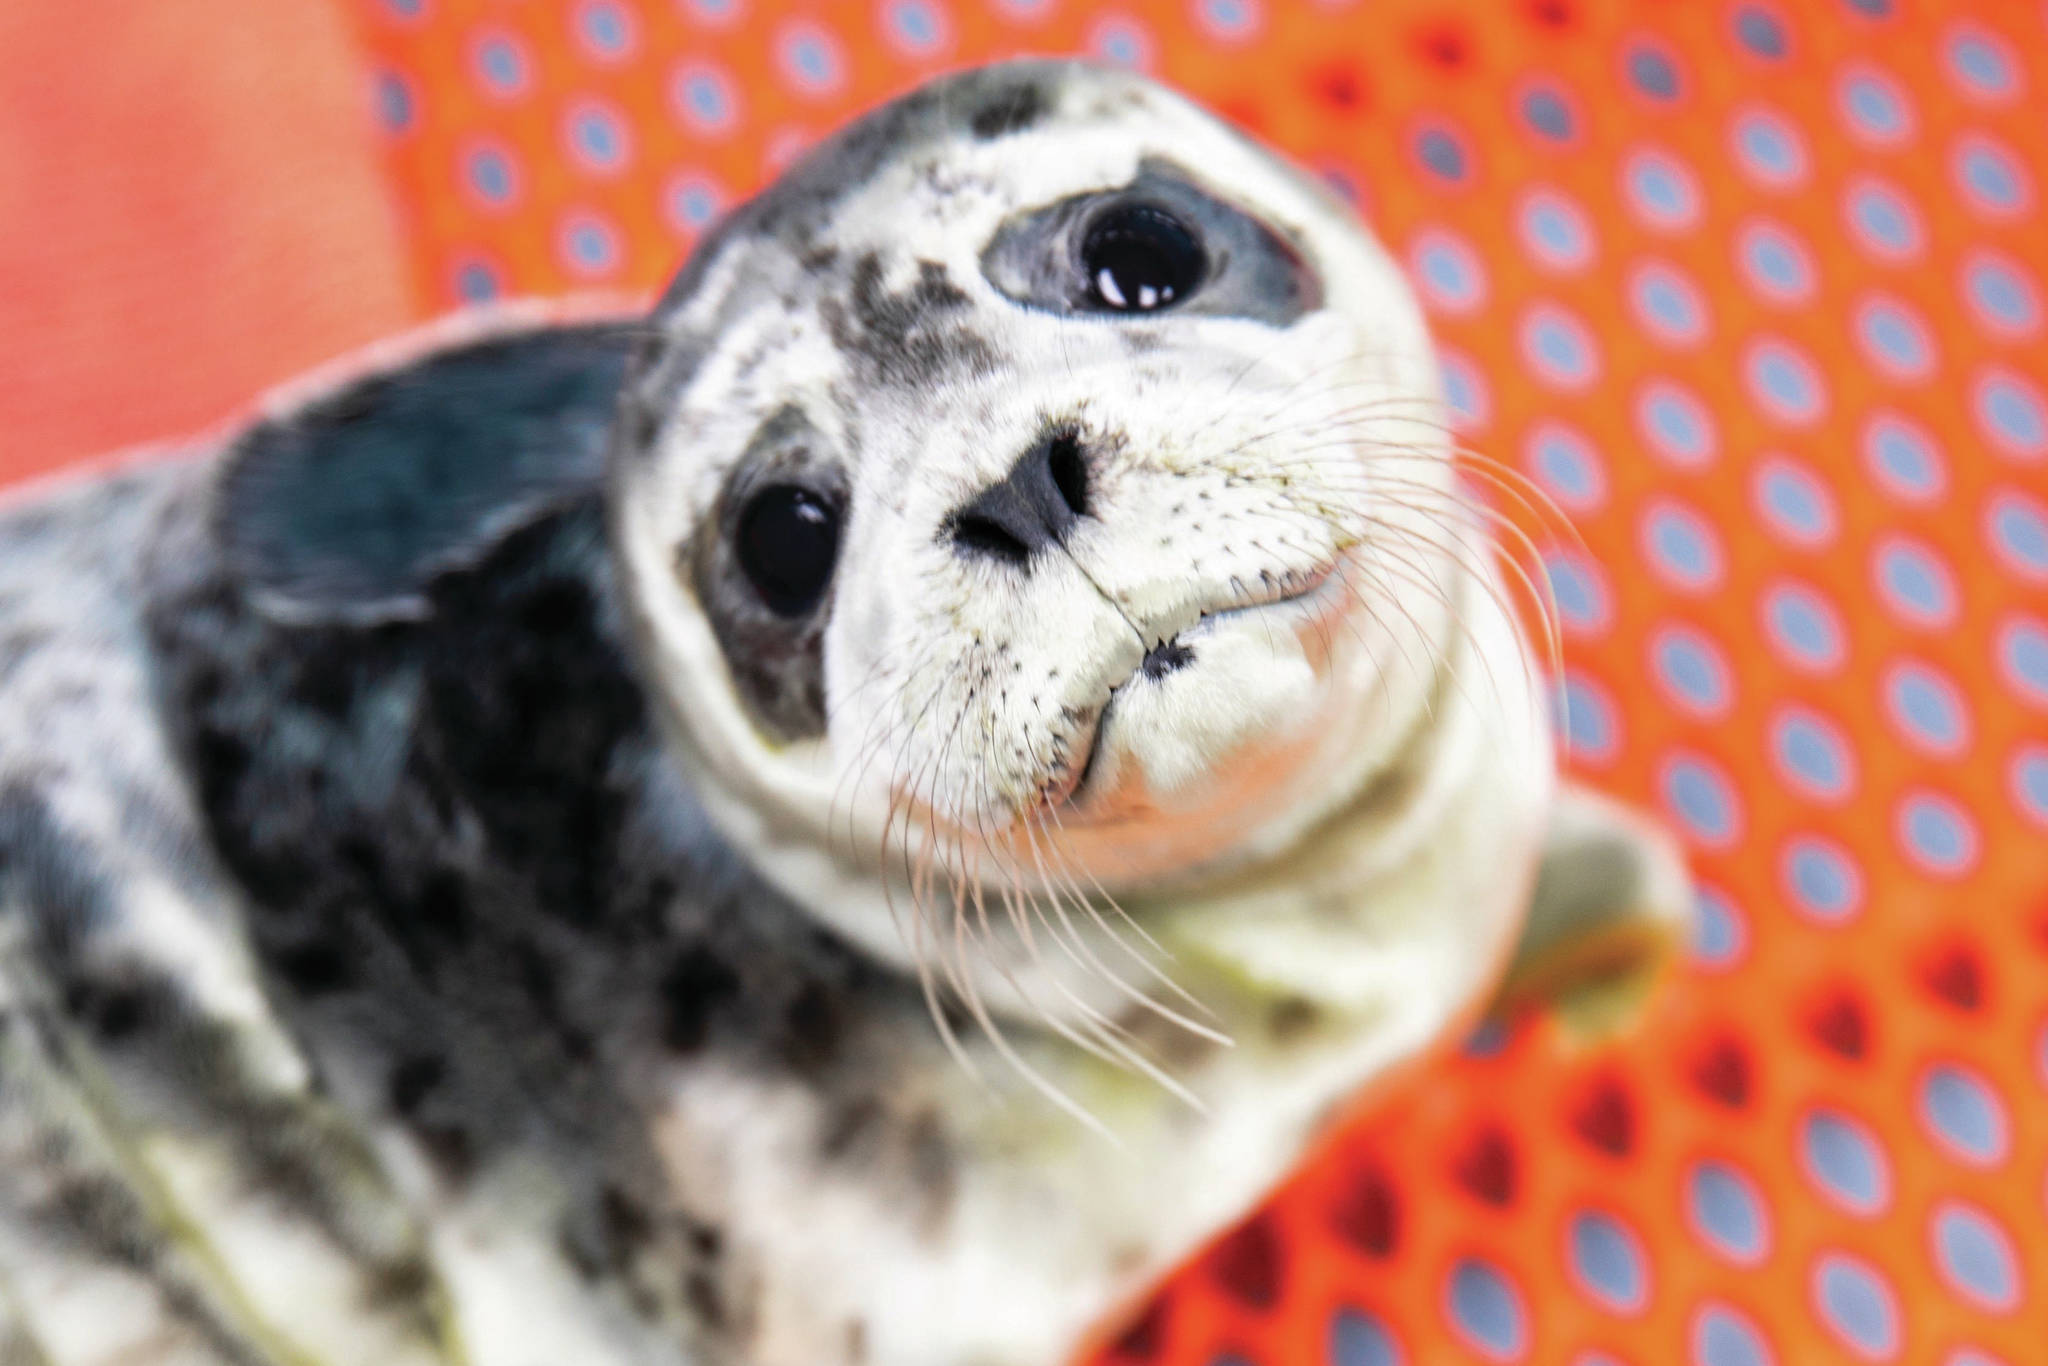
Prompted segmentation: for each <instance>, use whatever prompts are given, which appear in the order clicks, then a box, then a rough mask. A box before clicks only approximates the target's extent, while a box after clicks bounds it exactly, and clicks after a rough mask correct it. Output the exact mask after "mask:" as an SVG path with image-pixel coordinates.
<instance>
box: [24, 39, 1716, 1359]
mask: <svg viewBox="0 0 2048 1366" xmlns="http://www.w3.org/2000/svg"><path fill="white" fill-rule="evenodd" d="M1430 357H1431V349H1430V346H1429V343H1428V339H1427V336H1426V333H1425V330H1424V326H1423V323H1422V320H1421V318H1420V316H1419V314H1418V312H1417V309H1416V307H1415V304H1414V302H1413V300H1412V298H1411V296H1410V294H1409V292H1408V290H1407V289H1406V288H1405V287H1404V285H1403V283H1402V281H1401V279H1400V277H1399V275H1398V273H1397V272H1396V271H1395V269H1394V268H1393V266H1392V265H1391V264H1390V263H1389V261H1388V260H1387V258H1386V257H1385V256H1384V254H1383V253H1382V252H1381V251H1380V250H1379V249H1378V248H1377V247H1376V246H1375V245H1374V244H1373V243H1372V242H1371V241H1370V240H1369V239H1368V238H1367V237H1366V236H1365V235H1364V234H1363V233H1362V232H1361V230H1360V229H1359V227H1358V225H1357V224H1356V223H1355V222H1354V221H1353V220H1352V218H1351V216H1350V215H1349V214H1348V213H1347V212H1346V211H1345V209H1344V208H1343V207H1342V205H1341V204H1339V203H1338V202H1337V201H1336V200H1335V199H1334V198H1332V197H1331V196H1330V195H1328V194H1327V193H1325V192H1324V191H1323V190H1322V189H1321V188H1320V187H1319V186H1318V185H1317V184H1316V183H1315V182H1313V181H1312V180H1310V179H1308V178H1307V177H1305V176H1303V175H1302V174H1300V173H1298V172H1296V171H1294V170H1293V169H1291V168H1289V167H1288V166H1286V165H1285V164H1284V163H1282V162H1281V161H1279V160H1278V159H1277V158H1275V157H1274V156H1273V155H1271V154H1270V153H1268V152H1266V151H1264V150H1262V149H1260V148H1258V147H1257V146H1255V145H1253V144H1252V143H1250V142H1248V141H1247V140H1245V139H1244V138H1243V137H1241V136H1239V135H1238V134H1236V133H1234V132H1233V131H1231V130H1230V129H1228V128H1227V127H1225V126H1224V125H1222V124H1221V123H1219V122H1217V121H1215V120H1214V119H1212V118H1210V117H1209V116H1207V115H1205V114H1203V113H1202V112H1200V111H1199V110H1197V109H1196V108H1194V107H1193V106H1191V105H1190V104H1188V103H1187V102H1185V101H1184V100H1182V99H1180V98H1178V97H1176V96H1174V95H1172V94H1170V93H1169V92H1167V91H1165V90H1163V89H1161V88H1160V87H1158V86H1156V85H1153V84H1150V83H1148V82H1146V81H1143V80H1141V79H1139V78H1136V77H1133V76H1129V75H1125V74H1120V73H1115V72H1110V71H1104V70H1097V69H1093V68H1089V67H1084V66H1078V65H1066V64H1057V63H1020V64H1011V65H1005V66H1000V67H995V68H990V69H987V70H983V71H978V72H972V73H967V74H964V75H959V76H954V77H950V78H947V79H945V80H941V81H939V82H937V83H935V84H933V85H930V86H928V87H925V88H924V89H922V90H919V91H917V92H915V93H913V94H911V95H909V96H907V97H905V98H904V99H902V100H899V101H897V102H896V103H893V104H891V105H888V106H886V107H884V108H882V109H881V110H879V111H878V112H876V113H874V114H871V115H869V116H868V117H866V118H865V119H863V120H861V121H859V122H858V123H856V124H854V125H853V126H852V127H851V128H850V129H848V130H847V131H846V132H844V133H842V134H841V135H840V136H838V137H836V138H834V139H832V140H830V141H829V142H827V143H825V144H824V145H823V146H822V147H820V148H819V149H818V150H817V151H815V152H814V153H812V154H811V155H810V156H809V157H808V158H806V159H805V160H804V161H803V162H801V163H800V164H799V165H798V166H797V167H796V168H795V169H793V170H792V171H791V172H789V173H788V174H787V175H785V176H784V177H783V178H782V179H781V180H780V181H779V182H777V183H776V184H775V185H774V186H772V187H771V188H770V189H768V190H767V191H766V192H765V193H763V194H762V195H761V196H760V197H758V198H757V199H755V200H753V201H751V202H750V203H748V204H746V205H745V206H743V207H741V208H740V209H738V210H737V211H736V212H735V213H734V214H733V215H731V217H730V218H729V219H728V220H727V221H726V222H725V223H724V224H723V225H722V226H721V227H719V228H718V229H717V230H716V231H715V232H713V233H712V234H711V235H710V236H709V238H708V239H707V240H706V241H705V242H704V243H703V244H702V245H701V246H700V247H699V248H698V250H697V251H696V252H695V253H694V255H693V256H692V258H691V259H690V261H689V263H688V264H687V266H686V267H685V269H684V270H683V272H682V274H681V276H680V277H679V278H678V280H677V281H676V283H675V284H674V286H673V287H672V289H671V290H670V291H669V292H668V294H667V295H666V297H665V298H664V299H663V300H662V301H661V302H660V304H659V306H658V307H657V308H656V309H655V310H654V311H653V312H652V314H651V315H648V316H646V317H643V318H632V319H614V320H609V321H606V320H594V321H593V320H585V321H580V322H579V321H567V320H559V319H552V320H540V321H536V320H534V319H532V318H524V319H522V318H518V317H512V318H504V317H500V318H498V319H496V320H495V321H491V322H488V323H482V324H478V323H471V324H464V325H463V326H462V327H461V328H459V329H457V330H456V331H454V332H450V331H448V330H447V329H443V330H441V331H439V332H436V333H434V334H433V335H430V336H428V337H426V338H424V339H414V341H412V342H411V343H409V344H407V345H404V346H401V347H399V348H397V349H396V350H387V351H385V352H383V353H381V354H379V355H378V356H376V357H373V358H372V359H371V360H370V361H368V362H367V363H362V362H359V363H357V364H356V365H355V366H354V367H353V368H351V369H350V370H349V371H348V373H347V374H346V375H344V376H340V377H337V376H323V377H318V378H316V379H315V380H313V381H309V382H308V383H306V384H303V385H300V386H297V387H295V388H294V389H293V390H291V391H289V392H288V393H286V394H284V395H281V396H279V397H278V398H276V399H274V400H273V401H272V402H271V403H270V404H269V405H268V406H267V408H266V411H265V413H264V415H263V416H262V417H261V419H260V420H258V421H256V422H255V423H253V424H252V425H250V426H249V427H247V428H246V429H244V430H242V431H239V432H237V433H235V434H234V435H232V436H231V437H230V438H228V439H226V440H224V441H222V442H220V443H216V444H214V445H211V446H209V448H208V449H206V450H203V451H198V452H189V453H187V454H188V455H189V456H190V457H191V458H186V459H182V460H153V461H145V462H141V463H137V464H135V465H133V466H132V467H129V468H125V469H123V470H120V471H116V472H112V473H106V474H104V475H103V476H102V477H99V478H95V479H88V480H72V481H70V482H69V483H67V484H66V485H65V486H64V487H61V488H58V489H54V490H42V491H38V492H35V493H33V494H31V495H26V496H18V497H17V498H15V499H14V500H13V502H12V505H11V507H10V509H9V510H8V511H6V512H5V514H4V517H0V1360H8V1361H27V1362H38V1363H48V1364H49V1366H80V1364H82V1363H96V1364H107V1363H115V1362H124V1363H140V1362H148V1363H178V1364H180V1366H182V1364H183V1363H217V1362H234V1363H266V1364H268V1363H314V1362H318V1363H378V1366H410V1364H412V1363H419V1364H420V1366H424V1364H425V1363H443V1362H465V1363H475V1364H476V1366H561V1363H569V1362H574V1363H578V1366H585V1364H589V1366H598V1364H600V1363H635V1364H638V1363H654V1364H660V1366H680V1364H681V1363H721V1364H730V1366H795V1364H796V1363H803V1364H804V1366H818V1364H820V1363H832V1362H845V1363H857V1362H877V1363H890V1364H891V1366H918V1364H921V1363H930V1364H931V1366H941V1364H943V1366H976V1364H980V1366H1009V1364H1011V1363H1017V1364H1020V1366H1021V1364H1022V1363H1041V1364H1042V1363H1050V1362H1054V1361H1057V1360H1059V1359H1061V1358H1062V1357H1063V1356H1064V1355H1066V1354H1068V1353H1070V1352H1071V1351H1073V1350H1074V1349H1075V1348H1076V1346H1077V1345H1078V1344H1080V1343H1082V1342H1083V1341H1084V1340H1085V1335H1086V1334H1087V1333H1088V1332H1089V1331H1090V1328H1091V1326H1092V1325H1097V1324H1100V1323H1101V1322H1102V1321H1103V1318H1104V1316H1105V1315H1106V1314H1109V1313H1111V1312H1113V1311H1114V1310H1115V1309H1116V1308H1117V1307H1118V1306H1119V1305H1121V1304H1123V1303H1125V1302H1126V1300H1127V1299H1128V1298H1129V1297H1130V1296H1131V1295H1133V1294H1134V1293H1137V1292H1139V1291H1141V1290H1142V1289H1143V1287H1144V1286H1145V1285H1146V1284H1147V1282H1148V1281H1149V1280H1150V1279H1151V1278H1153V1277H1155V1276H1157V1275H1158V1274H1159V1273H1160V1272H1161V1271H1163V1270H1164V1269H1165V1268H1167V1267H1168V1266H1169V1265H1170V1264H1171V1263H1172V1262H1173V1261H1174V1260H1175V1259H1177V1258H1178V1257H1181V1256H1183V1255H1185V1254H1186V1253H1187V1252H1189V1251H1190V1250H1192V1249H1193V1248H1194V1247H1195V1246H1197V1245H1198V1244H1199V1242H1200V1241H1201V1240H1202V1239H1203V1238H1205V1237H1206V1236H1208V1235H1210V1234H1211V1233H1213V1232H1215V1231H1217V1230H1218V1229H1220V1228H1221V1227H1223V1226H1224V1225H1226V1224H1227V1223H1228V1222H1229V1221H1230V1220H1232V1219H1233V1218H1235V1217H1237V1216H1239V1215H1240V1214H1242V1213H1243V1212H1245V1211H1246V1210H1247V1209H1248V1208H1249V1207H1250V1206H1251V1205H1252V1204H1253V1203H1254V1202H1255V1201H1256V1200H1257V1198H1258V1197H1259V1196H1260V1195H1261V1193H1262V1192H1264V1191H1265V1190H1266V1189H1268V1188H1269V1187H1270V1186H1271V1185H1272V1184H1273V1183H1274V1182H1275V1181H1276V1180H1277V1179H1278V1178H1279V1177H1280V1176H1281V1175H1282V1174H1283V1173H1284V1172H1285V1170H1286V1169H1287V1167H1288V1165H1289V1163H1290V1161H1292V1160H1293V1158H1294V1157H1295V1156H1296V1155H1297V1154H1298V1153H1299V1152H1300V1151H1301V1149H1302V1147H1303V1145H1304V1144H1305V1143H1306V1142H1308V1141H1309V1140H1310V1138H1311V1137H1312V1136H1313V1135H1314V1133H1315V1132H1316V1131H1317V1129H1318V1126H1319V1125H1320V1124H1322V1123H1323V1122H1324V1121H1325V1120H1326V1118H1327V1117H1328V1116H1329V1114H1330V1113H1331V1112H1332V1110H1333V1108H1334V1107H1337V1106H1339V1105H1340V1104H1342V1103H1343V1102H1345V1101H1346V1100H1347V1098H1349V1097H1353V1096H1355V1095H1356V1094H1358V1092H1359V1091H1360V1089H1361V1088H1363V1087H1366V1086H1368V1085H1370V1084H1372V1083H1374V1082H1377V1081H1380V1080H1382V1079H1384V1078H1386V1077H1388V1076H1389V1075H1391V1074H1392V1073H1393V1072H1394V1071H1395V1070H1396V1069H1397V1068H1399V1067H1401V1066H1403V1065H1404V1064H1412V1063H1414V1062H1415V1061H1416V1060H1418V1059H1421V1058H1424V1057H1426V1056H1427V1055H1428V1053H1429V1051H1430V1049H1431V1048H1432V1047H1433V1046H1434V1045H1436V1044H1438V1043H1439V1042H1441V1041H1443V1040H1444V1039H1446V1038H1447V1037H1448V1036H1450V1035H1451V1034H1452V1032H1453V1031H1456V1030H1458V1029H1459V1028H1461V1027H1462V1026H1463V1025H1465V1024H1466V1023H1468V1022H1470V1021H1471V1020H1473V1019H1474V1018H1475V1017H1476V1016H1478V1015H1479V1014H1480V1013H1481V1012H1482V1011H1483V1010H1484V1009H1485V1007H1486V1005H1487V1003H1488V1002H1489V1001H1491V1000H1496V999H1498V998H1499V996H1500V993H1501V992H1502V991H1503V990H1507V991H1509V992H1513V991H1515V990H1518V989H1519V990H1524V991H1537V990H1540V991H1543V992H1545V993H1548V994H1551V995H1556V994H1558V993H1565V992H1572V991H1575V990H1579V989H1586V990H1592V989H1601V990H1605V989H1607V988H1608V987H1609V986H1610V985H1611V984H1612V983H1613V982H1614V981H1615V980H1617V979H1625V980H1633V979H1634V978H1636V977H1639V976H1640V974H1641V972H1642V971H1643V970H1644V967H1645V965H1646V964H1647V963H1649V962H1650V961H1651V960H1652V959H1654V958H1655V957H1656V955H1657V953H1658V952H1659V951H1660V949H1661V947H1662V946H1663V945H1664V944H1665V943H1667V942H1668V941H1669V939H1670V937H1671V935H1672V933H1673V931H1674V929H1675V927H1676V926H1677V924H1678V921H1679V918H1680V916H1681V914H1682V908H1683V906H1684V903H1685V891H1684V883H1683V877H1682V874H1681V872H1680V871H1679V867H1678V864H1677V861H1676V859H1675V857H1674V855H1673V854H1672V852H1671V850H1670V848H1669V846H1668V845H1667V844H1666V843H1665V842H1664V841H1663V840H1662V838H1661V837H1660V836H1658V835H1656V834H1655V832H1654V830H1652V829H1651V828H1650V827H1648V826H1646V825H1644V824H1643V823H1641V822H1639V821H1637V820H1635V819H1633V818H1631V817H1628V816H1626V815H1625V814H1623V813H1621V812H1619V811H1618V810H1616V809H1615V808H1612V807H1611V806H1609V805H1607V804H1605V803H1603V802H1601V801H1599V800H1598V799H1596V798H1593V797H1591V796H1589V795H1587V794H1583V793H1580V792H1577V791H1576V790H1575V789H1572V788H1570V787H1562V788H1561V787H1560V785H1559V784H1558V782H1557V779H1556V775H1555V768H1554V763H1553V759H1552V750H1551V739H1550V735H1549V730H1548V727H1547V725H1546V708H1545V706H1544V704H1543V701H1542V698H1543V692H1542V687H1541V682H1540V678H1539V672H1540V671H1539V668H1538V658H1537V656H1538V654H1539V652H1538V651H1536V650H1534V649H1532V648H1531V646H1530V645H1529V644H1528V642H1527V641H1525V639H1524V636H1523V634H1522V632H1521V630H1520V629H1519V627H1518V626H1517V623H1516V619H1515V616H1514V614H1513V612H1512V611H1511V610H1510V603H1509V594H1508V592H1507V591H1506V587H1507V585H1508V583H1509V580H1508V579H1507V578H1505V577H1504V576H1503V570H1502V569H1501V568H1500V566H1499V564H1498V563H1497V561H1496V557H1495V555H1494V553H1493V551H1492V549H1491V547H1490V543H1489V541H1488V538H1487V536H1486V534H1485V532H1486V529H1487V526H1488V524H1489V522H1488V518H1487V517H1486V516H1485V515H1484V511H1483V508H1482V507H1481V505H1479V504H1478V503H1477V502H1475V501H1474V500H1473V499H1472V498H1471V497H1470V496H1469V495H1468V494H1467V493H1466V491H1465V490H1464V489H1463V487H1462V486H1461V485H1460V484H1459V482H1458V478H1457V473H1456V465H1455V461H1454V459H1453V451H1452V448H1451V446H1450V444H1449V441H1448V439H1447V437H1446V436H1445V433H1444V428H1443V426H1442V423H1441V420H1440V413H1439V408H1438V403H1437V399H1436V392H1437V386H1436V379H1435V375H1434V373H1433V369H1432V365H1431V359H1430ZM1532 908H1533V909H1532ZM1518 944H1520V945H1521V946H1522V951H1521V954H1520V956H1519V957H1518V956H1517V945H1518ZM1511 964H1512V966H1511ZM1504 981H1505V982H1506V984H1507V985H1506V986H1505V987H1504V986H1503V983H1504ZM1589 983H1590V984H1591V985H1590V986H1589V985H1588V984H1589ZM1517 984H1519V986H1518V985H1517Z"/></svg>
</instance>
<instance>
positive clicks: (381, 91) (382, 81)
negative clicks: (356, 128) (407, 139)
mask: <svg viewBox="0 0 2048 1366" xmlns="http://www.w3.org/2000/svg"><path fill="white" fill-rule="evenodd" d="M376 90H377V121H378V122H379V123H381V124H383V125H384V130H385V131H386V132H389V133H402V132H404V131H405V130H406V129H408V128H410V127H412V119H413V101H412V87H410V86H409V85H407V84H406V82H405V77H403V76H401V75H399V74H398V73H397V72H395V71H382V72H379V73H378V74H377V85H376Z"/></svg>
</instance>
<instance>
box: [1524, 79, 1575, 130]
mask: <svg viewBox="0 0 2048 1366" xmlns="http://www.w3.org/2000/svg"><path fill="white" fill-rule="evenodd" d="M1522 121H1523V122H1525V123H1527V124H1528V125H1529V127H1530V128H1532V129H1534V130H1535V131H1536V132H1537V133H1539V134H1541V135H1542V136H1544V137H1546V138H1548V139H1549V140H1550V141H1552V142H1567V141H1569V140H1570V139H1571V135H1572V129H1573V120H1572V109H1571V106H1570V105H1569V104H1566V103H1565V101H1564V97H1563V96H1561V95H1559V94H1558V93H1557V92H1556V91H1554V90H1546V89H1544V88H1542V87H1541V86H1538V87H1537V88H1536V89H1534V90H1530V91H1527V92H1525V93H1524V94H1523V96H1522Z"/></svg>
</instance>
